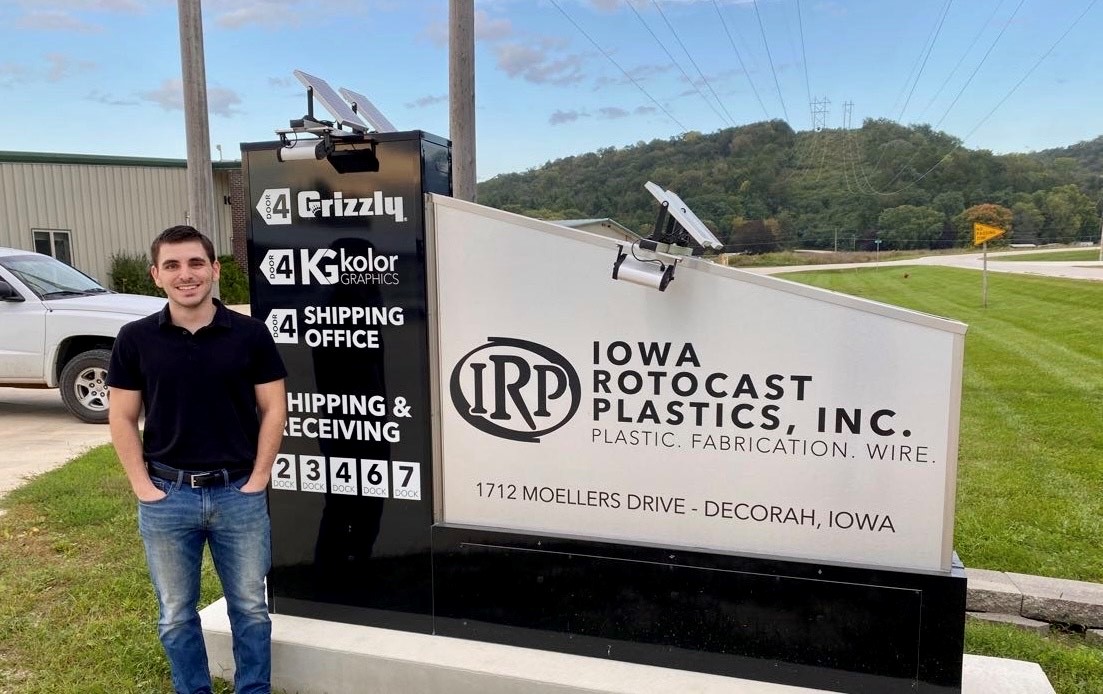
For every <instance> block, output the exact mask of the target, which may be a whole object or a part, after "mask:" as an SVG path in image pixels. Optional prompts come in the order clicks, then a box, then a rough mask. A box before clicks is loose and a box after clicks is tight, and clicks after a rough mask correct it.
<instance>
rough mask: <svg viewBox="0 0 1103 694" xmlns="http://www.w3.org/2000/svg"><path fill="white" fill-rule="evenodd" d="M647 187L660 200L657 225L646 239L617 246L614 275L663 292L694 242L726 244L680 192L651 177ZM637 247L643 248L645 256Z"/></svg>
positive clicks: (713, 245) (708, 245)
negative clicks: (657, 182) (667, 188)
mask: <svg viewBox="0 0 1103 694" xmlns="http://www.w3.org/2000/svg"><path fill="white" fill-rule="evenodd" d="M644 188H646V189H647V191H648V192H649V193H651V195H652V196H653V197H654V198H655V199H656V200H658V201H659V216H658V218H657V219H656V220H655V229H654V230H653V231H652V232H651V236H649V237H647V238H646V239H642V240H640V241H637V242H636V243H633V244H630V245H623V246H621V247H620V248H618V249H617V259H616V261H615V262H614V263H613V279H615V280H624V281H626V282H631V283H633V284H639V285H643V286H645V287H651V288H653V289H658V290H659V291H660V292H662V291H666V288H667V286H668V285H669V284H670V282H671V281H672V280H673V279H674V268H675V267H677V265H678V262H679V259H680V258H681V257H685V256H688V255H692V254H693V246H699V247H701V248H703V249H705V250H715V249H718V248H721V247H723V244H721V243H720V240H719V239H717V238H716V236H715V235H713V233H712V232H711V231H709V228H708V227H707V226H705V223H704V222H702V221H701V220H700V218H698V217H697V215H696V214H694V213H693V210H691V209H689V205H687V204H686V203H685V201H683V200H682V199H681V198H680V197H678V195H677V194H675V193H673V192H672V191H669V190H665V189H664V188H662V187H661V186H658V185H656V184H654V183H652V182H651V181H648V182H647V183H645V184H644ZM626 249H627V250H626ZM637 251H643V257H641V256H640V255H639V254H638V253H637ZM670 256H673V257H670ZM664 258H665V261H664Z"/></svg>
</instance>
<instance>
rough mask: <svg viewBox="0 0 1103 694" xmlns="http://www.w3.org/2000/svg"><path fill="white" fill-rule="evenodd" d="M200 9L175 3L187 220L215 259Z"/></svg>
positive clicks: (180, 0)
mask: <svg viewBox="0 0 1103 694" xmlns="http://www.w3.org/2000/svg"><path fill="white" fill-rule="evenodd" d="M200 5H201V2H200V0H177V6H178V8H179V12H180V64H181V68H182V73H183V82H184V126H185V139H186V141H187V148H188V211H189V216H188V218H189V219H190V220H191V224H192V225H193V226H194V227H196V228H197V229H199V230H200V231H202V232H203V233H205V234H207V235H209V236H210V237H211V240H212V241H213V242H214V247H215V254H216V255H217V254H218V253H221V252H222V239H221V234H220V233H219V229H218V222H217V220H216V219H215V214H214V174H213V172H212V170H211V131H210V126H209V124H208V121H207V68H206V66H205V63H204V59H203V9H202V7H201V6H200Z"/></svg>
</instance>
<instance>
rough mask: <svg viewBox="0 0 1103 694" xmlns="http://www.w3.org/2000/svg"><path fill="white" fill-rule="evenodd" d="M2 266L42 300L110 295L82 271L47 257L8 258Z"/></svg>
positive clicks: (0, 263)
mask: <svg viewBox="0 0 1103 694" xmlns="http://www.w3.org/2000/svg"><path fill="white" fill-rule="evenodd" d="M0 265H2V266H3V267H4V269H5V270H7V271H9V272H11V273H12V274H13V275H15V276H16V277H17V278H19V281H20V282H22V283H23V284H25V285H27V286H28V287H30V289H31V291H32V292H34V293H35V294H36V295H38V298H40V299H62V298H65V297H67V296H84V295H86V294H102V293H104V292H106V291H107V290H106V289H104V288H103V287H101V286H100V285H99V284H98V283H97V282H96V281H95V280H94V279H92V278H91V277H89V276H88V275H86V274H84V273H83V272H81V271H80V270H76V269H74V268H71V267H69V266H68V265H66V264H65V263H63V262H61V261H58V260H54V259H53V258H51V257H50V256H48V255H13V256H7V257H3V258H0Z"/></svg>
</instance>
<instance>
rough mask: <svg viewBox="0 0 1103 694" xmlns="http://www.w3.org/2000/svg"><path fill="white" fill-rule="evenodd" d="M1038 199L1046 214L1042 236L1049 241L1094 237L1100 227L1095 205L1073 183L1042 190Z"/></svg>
mask: <svg viewBox="0 0 1103 694" xmlns="http://www.w3.org/2000/svg"><path fill="white" fill-rule="evenodd" d="M1035 199H1036V200H1037V201H1038V202H1039V203H1040V204H1039V205H1038V207H1039V209H1040V210H1041V211H1042V214H1044V215H1045V224H1044V225H1043V227H1042V231H1041V237H1042V240H1043V241H1045V242H1046V243H1068V242H1070V241H1075V240H1077V239H1080V238H1085V239H1090V238H1091V236H1092V233H1093V232H1094V230H1095V228H1096V227H1097V226H1098V220H1099V215H1098V214H1096V212H1095V204H1094V203H1093V202H1092V200H1091V198H1089V197H1088V196H1087V195H1084V194H1083V193H1081V192H1080V189H1079V188H1077V187H1076V186H1074V185H1072V184H1069V185H1065V186H1058V187H1056V188H1052V189H1050V190H1048V191H1039V192H1038V193H1036V194H1035Z"/></svg>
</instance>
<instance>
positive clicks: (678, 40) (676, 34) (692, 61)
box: [628, 0, 735, 125]
mask: <svg viewBox="0 0 1103 694" xmlns="http://www.w3.org/2000/svg"><path fill="white" fill-rule="evenodd" d="M628 4H629V5H631V4H632V2H631V0H629V2H628ZM651 4H652V5H654V6H655V9H656V10H658V11H659V16H660V17H662V18H663V21H664V22H666V26H667V28H669V29H670V33H672V34H674V40H675V41H677V42H678V45H679V46H681V47H682V50H683V51H685V54H686V57H687V58H689V62H690V64H691V65H693V68H694V69H695V70H697V74H698V75H700V76H701V79H702V80H703V81H704V83H705V86H706V87H708V88H709V92H711V93H712V98H714V99H716V103H718V104H720V108H721V109H722V110H723V111H724V114H725V115H727V117H728V120H729V121H730V122H731V123H732V125H734V124H735V119H734V118H732V116H731V114H730V113H728V109H727V107H726V106H724V102H723V101H721V100H720V97H719V96H717V95H716V90H715V89H713V88H712V84H711V83H710V82H709V80H708V78H707V77H705V73H703V72H701V68H699V67H698V66H697V61H696V60H694V59H693V56H692V55H690V53H689V49H688V48H686V45H685V44H684V43H682V39H681V37H680V36H678V32H677V31H675V30H674V25H673V24H671V23H670V20H669V19H667V18H666V13H665V12H663V8H662V7H660V6H659V3H658V2H657V0H651ZM691 84H692V82H691Z"/></svg>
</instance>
